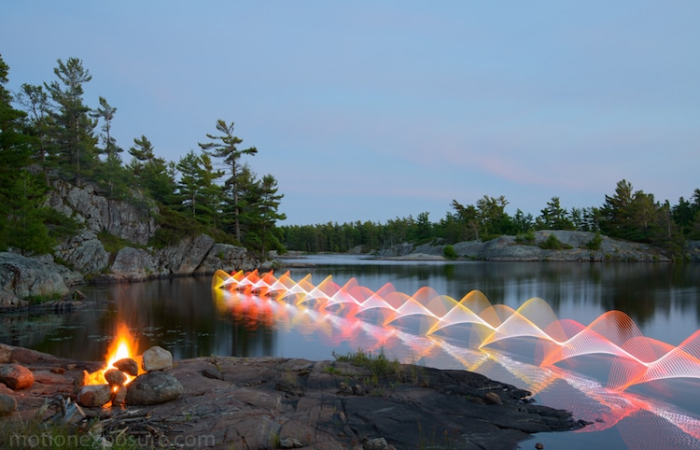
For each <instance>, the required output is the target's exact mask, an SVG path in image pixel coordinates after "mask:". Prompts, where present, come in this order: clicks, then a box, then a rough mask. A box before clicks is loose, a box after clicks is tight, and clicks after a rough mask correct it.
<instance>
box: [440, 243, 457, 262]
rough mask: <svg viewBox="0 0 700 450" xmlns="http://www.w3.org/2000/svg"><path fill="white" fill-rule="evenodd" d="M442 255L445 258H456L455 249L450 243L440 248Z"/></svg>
mask: <svg viewBox="0 0 700 450" xmlns="http://www.w3.org/2000/svg"><path fill="white" fill-rule="evenodd" d="M442 256H444V257H445V258H447V259H457V251H455V248H454V247H453V246H451V245H449V244H448V245H446V246H444V247H443V248H442Z"/></svg>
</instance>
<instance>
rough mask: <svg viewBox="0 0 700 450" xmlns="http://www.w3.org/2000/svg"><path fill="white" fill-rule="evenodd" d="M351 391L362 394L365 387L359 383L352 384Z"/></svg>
mask: <svg viewBox="0 0 700 450" xmlns="http://www.w3.org/2000/svg"><path fill="white" fill-rule="evenodd" d="M352 393H353V394H355V395H364V394H365V388H363V387H362V386H360V385H359V384H355V385H353V386H352Z"/></svg>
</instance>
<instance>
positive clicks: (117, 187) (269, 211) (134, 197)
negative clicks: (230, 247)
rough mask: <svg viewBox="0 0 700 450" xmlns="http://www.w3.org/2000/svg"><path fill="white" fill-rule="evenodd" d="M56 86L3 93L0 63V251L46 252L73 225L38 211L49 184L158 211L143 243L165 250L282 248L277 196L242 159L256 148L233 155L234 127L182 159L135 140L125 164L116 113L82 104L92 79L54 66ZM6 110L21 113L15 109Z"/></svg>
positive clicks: (220, 128) (273, 183)
mask: <svg viewBox="0 0 700 450" xmlns="http://www.w3.org/2000/svg"><path fill="white" fill-rule="evenodd" d="M53 73H54V75H55V79H54V80H52V81H50V82H45V83H43V84H40V85H30V84H26V83H25V84H22V87H21V89H20V90H19V92H17V93H14V94H13V93H10V92H9V91H8V90H7V89H6V88H5V87H4V85H5V84H6V83H7V82H8V74H9V67H8V66H7V64H5V62H4V61H3V59H2V57H1V56H0V251H2V250H5V249H7V248H9V247H12V248H14V249H17V250H20V251H21V252H23V253H25V254H41V253H51V252H52V250H53V247H54V245H55V244H56V242H57V240H58V239H59V238H61V237H65V236H62V235H63V234H65V233H69V234H75V233H76V232H78V231H79V228H80V225H79V224H75V223H72V221H71V219H70V218H69V217H64V216H62V215H61V214H60V213H58V212H56V211H55V210H52V209H51V208H48V207H45V206H44V202H45V199H46V195H47V192H48V190H49V189H50V185H51V183H52V182H53V181H55V180H64V181H68V182H70V183H73V184H75V185H77V186H84V185H86V184H90V185H92V186H95V187H97V188H98V191H99V192H101V194H102V195H104V196H105V197H107V198H110V199H114V200H123V201H126V202H130V203H132V204H136V205H138V206H144V207H145V208H148V209H150V210H152V211H155V208H151V206H153V205H157V206H158V211H159V214H158V215H157V217H156V221H157V222H158V224H159V228H158V231H157V234H156V236H155V237H154V239H153V241H152V242H150V243H149V245H154V246H163V245H167V244H172V243H176V242H178V241H179V240H180V239H182V238H184V237H187V236H193V235H196V234H199V233H205V232H206V233H208V234H210V235H212V236H213V237H214V238H216V239H217V240H218V241H219V242H229V243H235V244H242V245H245V246H246V247H248V248H249V249H252V250H254V251H256V252H259V253H260V254H265V253H266V251H267V250H270V249H276V250H283V248H282V247H281V245H280V243H279V240H278V232H277V230H276V227H275V224H276V221H277V220H281V219H284V218H285V215H284V214H282V213H280V212H279V211H278V209H279V205H280V201H281V199H282V197H283V195H282V194H280V193H278V188H277V180H276V179H275V178H274V177H273V176H272V175H269V174H268V175H264V176H263V177H261V178H258V176H257V175H256V174H255V173H254V172H253V171H252V170H251V169H250V167H249V166H248V165H247V164H245V163H244V162H243V161H242V157H243V156H245V155H250V156H252V155H255V154H256V153H257V151H258V150H257V149H256V148H255V147H249V148H246V149H241V148H239V145H240V144H241V142H242V140H241V139H239V138H238V137H236V136H235V135H234V134H233V123H226V122H225V121H223V120H218V121H217V122H216V124H215V128H216V134H208V133H203V134H202V137H203V138H206V139H204V142H203V143H198V146H199V148H200V151H198V152H195V151H192V150H191V151H190V152H188V153H187V154H186V155H185V156H184V157H182V158H180V160H179V161H177V162H173V161H166V160H165V159H163V158H160V157H157V156H156V155H155V149H154V146H153V144H152V143H151V141H150V140H149V139H148V138H147V137H146V136H145V135H141V136H140V137H135V138H134V139H133V142H132V143H131V144H132V145H131V147H130V148H129V149H128V152H127V153H128V154H129V155H130V156H131V160H130V161H129V162H128V163H126V164H125V163H124V162H123V160H122V156H121V155H122V153H124V149H123V148H122V147H121V145H123V144H122V143H120V142H117V141H116V140H115V138H114V136H113V131H114V127H115V122H114V120H115V117H116V115H117V108H116V107H114V106H112V105H110V104H109V102H108V101H107V100H106V99H105V98H104V97H100V98H99V105H95V106H89V105H87V104H86V103H85V100H84V98H83V86H84V85H85V83H88V82H90V80H92V75H90V72H89V71H88V70H87V69H86V68H85V67H84V66H83V63H82V61H81V60H80V59H77V58H69V59H68V60H67V61H65V62H64V61H62V60H60V59H59V60H57V66H56V68H54V70H53ZM13 104H16V105H18V106H19V107H18V108H17V107H15V106H14V105H13Z"/></svg>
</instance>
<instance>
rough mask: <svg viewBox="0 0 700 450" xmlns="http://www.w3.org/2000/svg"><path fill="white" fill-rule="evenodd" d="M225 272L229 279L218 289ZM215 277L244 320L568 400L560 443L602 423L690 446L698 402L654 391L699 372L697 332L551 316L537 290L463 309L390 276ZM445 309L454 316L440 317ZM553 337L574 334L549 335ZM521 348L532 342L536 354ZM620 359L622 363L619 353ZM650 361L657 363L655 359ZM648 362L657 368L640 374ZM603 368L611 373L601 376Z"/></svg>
mask: <svg viewBox="0 0 700 450" xmlns="http://www.w3.org/2000/svg"><path fill="white" fill-rule="evenodd" d="M226 280H229V281H228V284H229V286H228V287H225V286H224V288H221V285H222V284H225V282H226ZM230 280H234V281H230ZM244 280H247V281H244ZM280 280H281V282H280ZM275 283H277V284H276V285H275ZM214 284H215V289H213V295H214V299H215V304H216V306H217V309H219V311H220V313H226V312H228V313H230V314H232V315H235V316H236V317H238V318H239V320H240V318H245V319H244V323H246V326H248V327H251V328H255V327H256V326H258V325H262V324H264V325H265V326H268V327H270V326H276V327H278V328H282V329H284V330H287V331H289V330H296V331H297V332H299V333H302V334H304V335H305V336H307V338H308V339H309V340H310V341H311V340H320V341H322V342H323V344H324V345H326V346H328V347H329V348H335V347H337V346H340V345H341V344H348V343H349V345H350V347H351V348H362V349H364V350H367V351H372V352H373V353H375V354H376V353H378V352H380V351H384V352H386V353H387V355H389V356H390V357H395V358H397V359H399V360H400V361H401V362H404V363H417V364H424V365H428V366H432V367H438V368H445V369H455V368H459V369H466V370H470V371H475V372H478V373H481V374H483V375H486V376H488V377H490V378H493V379H497V380H499V381H501V382H505V383H509V384H513V385H516V386H518V387H522V388H526V389H528V390H530V391H531V392H532V393H533V395H534V397H535V399H536V400H538V401H540V402H541V403H543V404H546V405H547V406H552V407H555V408H563V409H567V410H570V411H572V412H573V414H574V416H575V418H577V419H583V420H586V421H587V422H590V423H591V424H590V425H589V426H587V427H585V428H584V429H583V430H581V431H580V432H577V436H576V437H575V438H574V439H569V441H566V442H567V447H568V448H570V449H573V448H576V446H575V445H574V446H572V445H570V444H571V443H572V442H574V441H579V442H581V443H583V444H582V445H590V443H591V442H593V443H595V442H596V437H604V439H605V441H606V442H607V444H611V442H610V441H609V439H610V436H611V435H610V432H611V430H612V431H614V435H615V436H618V433H619V438H618V439H620V440H621V441H622V442H623V444H621V445H623V447H620V448H624V447H625V446H626V447H627V448H631V449H642V448H656V449H658V448H689V449H694V448H698V449H700V420H698V416H699V415H700V411H697V410H693V408H692V406H693V404H695V403H696V402H694V401H690V402H687V404H686V405H682V406H679V405H677V404H676V402H668V401H664V400H663V397H664V396H663V395H661V391H663V390H664V389H667V388H668V386H669V383H672V382H673V381H676V380H669V378H675V377H678V376H679V374H680V376H681V377H683V378H688V375H687V374H695V373H697V372H694V370H696V369H697V368H698V366H697V365H696V366H695V367H693V364H697V359H696V358H695V356H694V353H693V351H694V350H693V349H694V345H695V340H696V337H697V336H696V334H697V333H696V334H694V335H693V336H691V338H689V339H687V340H686V341H685V342H684V343H682V344H681V345H679V346H677V347H673V346H667V345H665V344H663V343H659V342H656V341H653V340H646V338H644V337H643V336H641V333H639V332H638V330H637V329H636V327H635V326H634V324H633V323H631V321H628V320H627V319H626V318H625V317H623V316H621V315H619V314H610V315H607V316H606V317H608V319H607V320H606V319H605V318H603V319H600V320H597V321H594V322H593V323H592V324H591V325H589V326H583V325H581V324H576V323H575V322H573V321H570V320H567V321H560V320H559V319H556V318H554V319H552V317H551V314H550V311H551V309H550V310H549V311H547V308H545V307H544V306H543V302H542V301H528V302H525V304H524V305H523V306H522V307H521V308H518V309H517V310H513V309H512V308H510V309H509V308H504V307H499V305H495V306H494V307H492V305H485V304H484V303H483V299H481V298H477V299H476V301H475V302H474V299H473V298H472V299H471V300H472V302H471V303H470V305H472V308H466V307H464V305H465V304H466V303H467V302H455V301H454V300H452V299H449V298H445V297H444V296H439V295H437V294H435V295H433V294H434V293H433V292H430V291H429V290H423V291H420V292H418V293H417V294H414V295H412V296H408V295H405V294H402V293H397V292H395V291H392V290H391V288H390V287H385V288H382V289H380V290H378V291H376V292H373V291H370V290H368V289H366V288H363V287H361V286H358V285H356V284H353V283H352V282H349V283H347V284H345V285H344V286H338V285H334V284H333V283H332V280H331V279H325V280H324V281H323V282H322V283H319V284H318V285H314V284H313V283H312V282H311V279H310V277H307V278H304V279H302V280H300V281H299V282H296V281H294V280H291V279H290V278H288V276H287V277H286V278H285V275H283V276H281V277H280V278H276V277H274V275H272V274H267V275H265V276H264V277H259V276H258V275H257V274H254V275H252V276H251V275H250V274H245V275H244V274H242V273H239V274H235V275H234V277H231V276H229V275H228V274H224V273H220V274H218V276H217V277H215V280H214ZM283 288H284V289H286V291H284V292H282V291H283V290H284V289H283ZM349 297H352V298H353V299H355V300H357V302H356V304H353V302H352V301H351V300H350V298H349ZM465 298H466V297H465ZM358 299H359V300H358ZM436 299H437V300H436ZM463 300H464V299H463ZM382 302H384V304H382ZM474 304H476V305H477V306H476V307H474V306H473V305H474ZM427 305H430V307H428V306H427ZM545 305H546V304H545ZM363 306H364V307H363ZM450 307H451V308H450ZM455 307H456V308H459V309H458V310H457V313H455V312H454V309H455ZM538 308H539V309H538ZM474 311H476V313H475V312H474ZM470 313H473V314H471V315H470ZM552 314H553V313H552ZM455 317H460V318H461V319H464V318H465V317H468V318H469V319H470V320H463V321H457V320H455ZM543 318H544V319H543ZM509 319H510V320H509ZM448 320H450V321H452V322H451V323H449V325H445V323H446V322H447V321H448ZM436 324H437V325H436ZM538 324H539V325H538ZM440 325H442V326H440ZM489 328H491V330H490V332H489V331H488V329H489ZM508 333H510V335H509V336H506V334H508ZM553 336H554V337H553ZM576 336H578V339H576ZM562 342H565V343H567V344H571V343H572V342H573V344H571V345H569V346H568V347H567V346H566V345H558V344H561V343H562ZM629 342H631V344H630V343H629ZM582 343H583V344H582ZM484 344H486V345H484ZM553 346H554V347H553ZM523 348H528V349H530V350H532V349H533V348H534V349H536V353H539V356H537V355H535V356H533V353H532V351H530V353H529V354H528V353H527V352H523ZM562 348H564V350H565V351H567V352H569V353H568V355H566V357H561V356H562V350H561V349H562ZM592 348H593V349H594V350H595V349H602V350H599V351H592V350H591V349H592ZM577 349H579V351H578V353H577ZM580 349H583V351H580ZM640 349H641V353H640ZM678 349H680V350H678ZM687 349H690V350H687ZM557 352H559V353H557ZM552 355H555V356H557V357H552ZM640 355H641V357H640ZM548 358H549V359H548ZM620 358H622V359H627V360H630V361H632V363H629V362H622V363H620V362H619V359H620ZM657 361H660V363H658V364H653V363H654V362H657ZM669 361H671V362H669ZM674 361H675V362H674ZM554 363H557V365H554ZM679 363H680V367H681V369H680V370H681V371H680V372H674V370H676V369H674V364H679ZM591 367H592V368H594V369H596V370H592V371H591V370H590V369H591ZM601 367H603V368H604V370H600V368H601ZM620 367H622V368H623V369H625V370H627V372H624V371H621V369H620ZM640 367H641V368H640ZM650 367H651V368H652V369H653V370H654V371H655V372H654V373H661V375H666V376H660V377H656V378H653V377H649V376H646V375H645V374H646V373H647V372H649V371H650V370H649V368H650ZM633 369H634V370H633ZM664 370H665V371H666V372H663V371H664ZM608 371H612V373H613V375H612V376H610V377H608V376H607V375H608V373H607V372H608ZM620 373H622V374H623V375H624V376H625V377H626V378H625V380H624V382H620ZM645 376H646V378H645ZM630 380H631V382H630ZM654 380H665V381H654ZM684 383H685V386H684V388H683V389H682V390H684V392H676V394H675V397H678V396H679V395H680V396H681V397H685V398H688V397H691V398H698V397H697V388H698V387H700V383H699V382H698V381H697V380H690V382H688V380H687V379H684V381H683V383H679V384H680V385H683V384H684ZM674 388H677V386H676V385H674ZM688 406H689V407H690V409H688V408H687V407H688ZM564 434H568V433H564ZM587 436H593V439H587ZM538 439H542V438H541V437H540V436H538ZM553 439H561V437H558V438H554V437H553ZM598 443H600V442H598ZM581 448H584V447H581ZM605 448H617V447H615V446H614V445H613V446H610V445H605Z"/></svg>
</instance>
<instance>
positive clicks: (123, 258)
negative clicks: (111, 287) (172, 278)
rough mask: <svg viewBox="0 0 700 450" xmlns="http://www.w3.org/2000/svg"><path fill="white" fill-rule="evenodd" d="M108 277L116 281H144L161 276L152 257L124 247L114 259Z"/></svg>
mask: <svg viewBox="0 0 700 450" xmlns="http://www.w3.org/2000/svg"><path fill="white" fill-rule="evenodd" d="M110 272H111V273H110V277H111V278H113V279H117V280H126V281H136V280H145V279H148V278H152V277H154V276H158V275H161V273H160V270H159V268H157V267H156V263H155V260H154V258H153V255H152V254H151V253H149V252H147V251H146V250H141V249H136V248H132V247H125V248H123V249H121V250H119V252H117V256H116V257H115V258H114V263H112V267H111V268H110Z"/></svg>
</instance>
